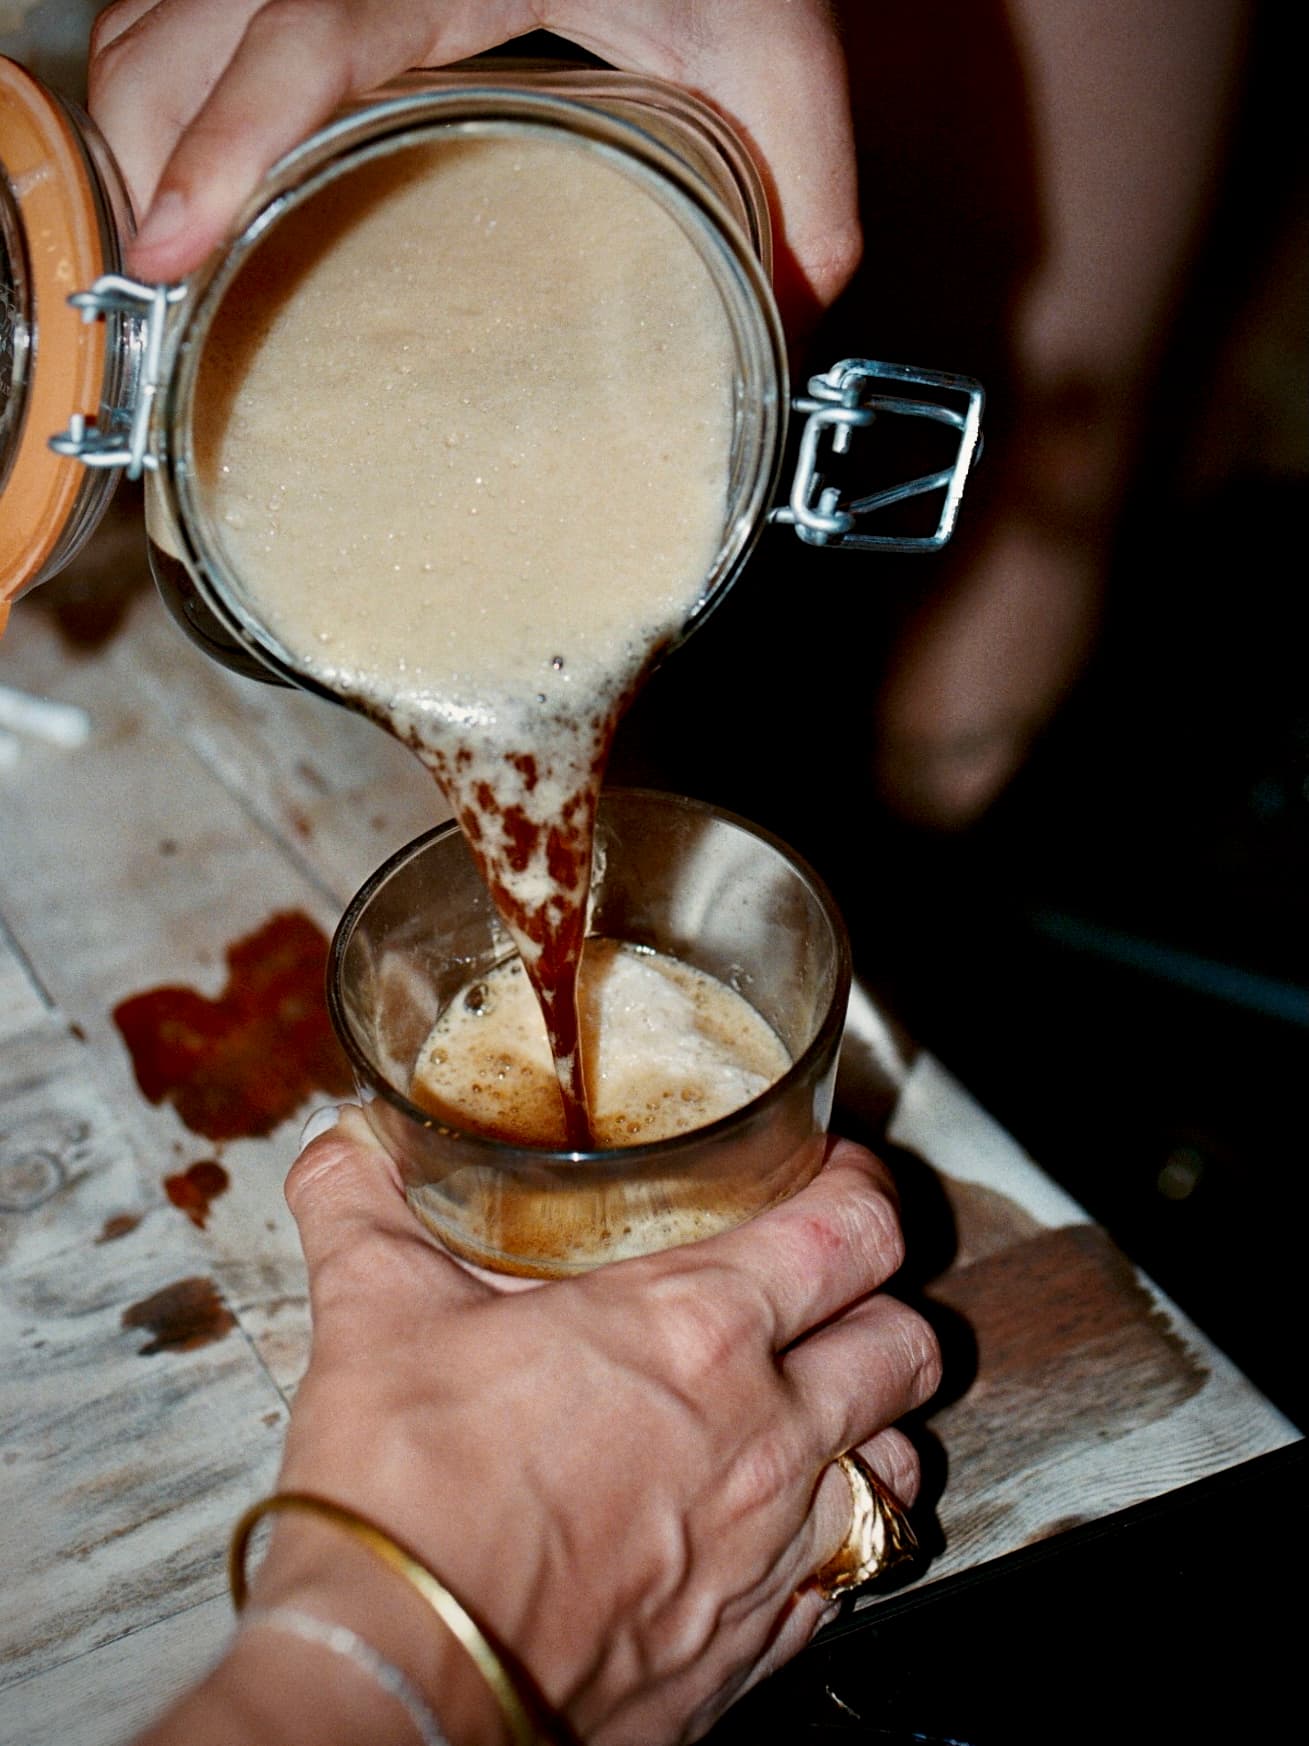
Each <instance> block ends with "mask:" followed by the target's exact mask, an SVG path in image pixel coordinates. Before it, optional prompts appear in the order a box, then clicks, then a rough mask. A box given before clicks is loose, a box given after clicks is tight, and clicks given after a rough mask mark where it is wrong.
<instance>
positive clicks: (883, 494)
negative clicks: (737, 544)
mask: <svg viewBox="0 0 1309 1746" xmlns="http://www.w3.org/2000/svg"><path fill="white" fill-rule="evenodd" d="M883 383H886V384H892V383H893V384H895V385H896V386H898V387H903V386H905V385H906V384H908V385H911V386H915V387H920V388H929V389H934V390H936V391H937V393H938V394H940V395H942V396H943V398H941V399H920V398H916V397H915V398H907V397H906V396H904V395H903V394H896V395H885V394H878V393H875V392H870V390H872V389H875V388H877V387H878V386H879V385H880V384H883ZM947 396H948V397H950V398H952V399H953V401H954V404H950V403H949V402H948V400H947V399H946V398H945V397H947ZM961 399H962V401H963V404H962V405H961V404H960V400H961ZM984 401H985V395H984V394H983V391H982V387H981V384H980V383H978V382H975V381H973V379H972V378H971V377H970V376H954V375H949V374H946V373H944V372H942V371H939V370H918V369H915V368H913V366H912V365H907V364H881V363H875V362H873V361H872V360H871V359H867V358H847V359H846V360H845V362H844V363H840V364H833V365H832V367H831V369H830V370H828V371H827V372H826V373H825V374H824V375H821V376H811V377H810V378H809V393H808V395H807V396H805V395H799V396H797V397H796V399H795V400H793V401H792V403H791V404H792V406H793V408H794V410H795V411H796V412H803V413H806V414H807V415H808V416H807V418H806V421H805V427H804V430H803V432H802V433H801V437H800V453H799V456H798V458H797V460H796V467H795V476H794V478H793V480H792V482H791V496H790V501H789V502H788V503H787V504H785V505H782V506H779V507H778V508H776V509H774V510H773V511H772V512H771V513H770V515H769V517H768V519H769V521H773V522H780V523H782V524H784V525H787V526H791V527H794V528H795V531H796V533H797V535H798V536H799V537H800V539H802V540H804V541H805V542H806V544H808V545H814V546H829V545H830V546H845V547H851V548H853V549H856V550H860V551H881V552H936V551H939V550H940V549H941V547H942V546H944V545H945V544H946V542H947V541H948V540H949V538H950V536H951V534H952V533H953V532H954V525H955V521H956V518H957V517H958V514H959V500H960V498H961V497H962V496H963V489H964V485H965V483H966V481H967V478H968V473H969V469H970V468H971V467H972V465H973V462H974V461H975V460H976V459H977V457H978V455H979V454H980V453H981V449H982V407H983V404H984ZM881 414H892V415H894V416H896V417H899V418H924V419H929V420H931V421H933V422H934V423H937V424H943V425H946V426H948V427H949V428H950V429H952V430H956V431H958V432H959V446H958V450H957V451H956V454H955V458H954V462H953V464H952V465H951V466H948V467H942V468H941V469H940V470H939V471H937V472H934V473H924V474H922V475H921V476H920V477H919V478H917V479H910V480H908V481H906V482H905V483H904V484H901V485H892V486H889V487H887V488H885V489H883V490H879V491H874V492H873V493H872V494H871V495H870V496H867V497H857V498H852V499H849V500H846V501H844V502H843V501H842V498H841V493H840V491H839V489H838V488H837V487H836V486H835V485H825V484H824V483H823V472H822V459H823V456H822V453H821V444H822V441H823V438H824V436H830V453H831V454H832V455H836V456H845V455H848V454H849V452H850V445H851V442H852V440H853V437H854V433H855V431H856V430H864V429H867V428H868V427H869V426H870V425H872V424H873V423H874V422H875V420H876V419H877V418H878V417H879V415H881ZM938 491H942V492H944V493H945V500H944V502H943V503H942V506H941V513H940V517H939V519H938V521H937V524H936V531H935V533H932V534H920V535H914V536H910V535H903V536H902V535H896V534H875V533H865V532H863V531H858V532H856V524H857V519H858V518H859V517H860V516H864V515H869V514H871V513H872V512H873V511H874V510H877V509H886V508H888V507H889V506H890V505H891V504H893V503H903V502H904V501H905V500H906V499H908V498H910V497H924V496H927V495H929V494H931V493H932V492H938Z"/></svg>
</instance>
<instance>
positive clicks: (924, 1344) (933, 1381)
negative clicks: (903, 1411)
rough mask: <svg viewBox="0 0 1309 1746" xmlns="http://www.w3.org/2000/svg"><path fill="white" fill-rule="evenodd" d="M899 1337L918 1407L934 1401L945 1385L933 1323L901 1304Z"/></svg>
mask: <svg viewBox="0 0 1309 1746" xmlns="http://www.w3.org/2000/svg"><path fill="white" fill-rule="evenodd" d="M898 1307H899V1309H900V1312H901V1313H900V1317H899V1321H898V1324H897V1330H896V1332H897V1339H898V1345H899V1357H900V1362H901V1364H902V1365H903V1367H904V1370H905V1374H906V1376H907V1377H908V1380H909V1390H910V1395H911V1398H912V1401H913V1405H914V1406H915V1407H918V1406H922V1404H923V1402H924V1401H927V1400H930V1399H931V1398H932V1396H933V1395H934V1394H935V1393H936V1391H937V1389H938V1388H939V1387H940V1386H941V1370H942V1360H941V1343H940V1341H939V1340H938V1339H937V1337H936V1330H935V1329H934V1328H933V1327H932V1325H931V1323H930V1322H929V1321H928V1320H927V1319H926V1318H925V1317H924V1316H921V1315H919V1313H918V1311H917V1310H912V1309H909V1308H908V1307H907V1306H906V1305H904V1304H900V1305H899V1306H898Z"/></svg>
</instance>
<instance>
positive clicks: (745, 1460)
mask: <svg viewBox="0 0 1309 1746" xmlns="http://www.w3.org/2000/svg"><path fill="white" fill-rule="evenodd" d="M796 1478H797V1471H796V1462H795V1453H794V1450H793V1449H792V1447H791V1444H790V1442H789V1440H788V1439H787V1438H786V1437H785V1436H784V1435H783V1434H782V1433H781V1431H780V1430H774V1431H770V1432H768V1433H766V1434H765V1435H762V1436H759V1437H756V1438H754V1439H753V1440H752V1441H751V1442H750V1444H749V1445H748V1446H747V1447H746V1448H745V1449H743V1450H742V1451H741V1453H740V1454H739V1455H738V1456H737V1458H736V1460H735V1461H734V1462H733V1463H732V1466H731V1468H730V1470H729V1472H728V1475H727V1479H726V1483H725V1486H724V1496H725V1502H726V1506H727V1510H728V1513H729V1516H730V1518H731V1519H732V1520H745V1519H748V1518H749V1517H751V1516H754V1515H756V1514H757V1513H758V1512H760V1511H764V1510H769V1509H771V1508H773V1507H774V1506H775V1505H776V1504H777V1503H778V1502H779V1501H780V1500H782V1499H784V1498H786V1497H787V1496H788V1495H789V1494H790V1493H791V1492H792V1491H793V1490H794V1488H795V1485H796Z"/></svg>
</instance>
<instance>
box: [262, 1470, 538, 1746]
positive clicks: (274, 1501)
mask: <svg viewBox="0 0 1309 1746" xmlns="http://www.w3.org/2000/svg"><path fill="white" fill-rule="evenodd" d="M289 1512H299V1513H300V1514H302V1515H309V1516H317V1517H318V1518H319V1519H320V1520H321V1521H325V1522H331V1523H333V1524H334V1525H335V1526H336V1527H338V1528H342V1529H344V1531H345V1532H346V1533H347V1534H349V1535H350V1536H351V1537H352V1538H353V1539H355V1540H357V1541H358V1542H359V1544H360V1545H361V1546H366V1547H367V1548H368V1550H369V1551H370V1552H371V1553H372V1554H373V1555H374V1557H376V1558H380V1559H381V1561H382V1562H383V1564H386V1565H389V1566H390V1568H391V1569H392V1570H394V1571H395V1572H396V1574H397V1575H398V1576H402V1577H403V1578H404V1580H405V1581H406V1582H407V1583H408V1584H409V1586H410V1588H412V1589H414V1590H415V1591H416V1592H417V1593H418V1594H420V1595H421V1596H422V1598H423V1599H424V1600H425V1601H426V1602H427V1604H428V1606H429V1607H431V1609H432V1611H433V1612H434V1613H435V1614H436V1616H437V1618H438V1619H440V1621H441V1623H442V1624H443V1625H444V1626H445V1628H446V1629H447V1630H448V1631H449V1632H450V1633H451V1635H452V1636H454V1637H455V1638H457V1639H458V1641H459V1642H460V1643H461V1644H462V1645H463V1648H464V1650H465V1651H466V1652H467V1654H468V1655H469V1656H470V1657H471V1659H472V1661H473V1664H474V1665H475V1667H476V1668H477V1671H478V1672H479V1673H480V1674H481V1675H482V1678H483V1679H484V1680H485V1681H486V1683H487V1685H488V1686H489V1687H490V1689H491V1695H492V1696H493V1697H494V1698H495V1701H496V1703H497V1704H498V1705H499V1706H500V1712H501V1714H502V1715H503V1716H504V1719H505V1723H506V1726H507V1727H508V1729H509V1733H510V1737H511V1738H512V1740H513V1742H514V1746H551V1743H550V1737H549V1736H548V1735H546V1734H544V1733H542V1732H541V1731H540V1728H539V1726H538V1723H537V1722H536V1721H535V1720H534V1719H533V1716H532V1714H531V1713H530V1711H529V1709H528V1706H527V1704H525V1703H524V1701H523V1699H522V1696H521V1695H520V1693H519V1691H518V1688H517V1686H516V1685H515V1684H514V1682H513V1680H512V1679H511V1678H510V1676H509V1673H508V1671H507V1670H506V1668H505V1665H504V1663H503V1661H501V1659H500V1657H499V1655H497V1654H496V1652H495V1650H494V1649H493V1648H492V1647H491V1644H490V1642H489V1641H488V1639H487V1636H486V1633H485V1632H484V1631H483V1630H482V1629H481V1627H480V1626H479V1625H478V1624H477V1623H476V1621H475V1620H474V1619H473V1617H472V1615H471V1614H470V1613H469V1612H468V1610H467V1609H466V1608H465V1607H464V1606H463V1605H462V1603H461V1602H459V1601H458V1600H456V1599H455V1597H454V1595H452V1594H451V1592H450V1590H449V1589H448V1588H447V1587H446V1586H445V1584H444V1583H443V1582H440V1581H439V1580H438V1579H437V1578H436V1577H435V1576H433V1574H432V1572H431V1571H430V1570H429V1569H428V1568H427V1566H426V1565H425V1564H423V1563H422V1562H421V1560H420V1559H418V1558H416V1557H415V1556H414V1555H413V1553H412V1552H409V1551H407V1550H406V1549H405V1548H404V1547H403V1546H401V1545H400V1544H399V1542H398V1541H396V1540H393V1539H392V1538H391V1536H390V1535H389V1534H388V1533H386V1532H385V1531H384V1530H383V1529H382V1528H379V1527H378V1526H377V1525H376V1523H374V1522H370V1521H369V1520H368V1518H367V1517H366V1516H361V1515H357V1514H356V1513H355V1512H354V1510H348V1509H346V1508H345V1507H344V1506H343V1505H342V1504H338V1503H332V1502H330V1500H329V1499H327V1498H325V1497H316V1496H314V1495H313V1493H312V1492H307V1491H276V1492H273V1493H272V1494H271V1495H270V1496H269V1497H264V1498H260V1500H259V1501H258V1503H253V1504H251V1506H250V1508H249V1509H248V1510H247V1511H246V1512H245V1514H244V1515H243V1516H242V1517H241V1519H240V1521H239V1522H238V1523H237V1524H236V1527H235V1528H234V1529H233V1530H232V1543H231V1546H230V1547H229V1549H228V1554H227V1579H228V1582H229V1584H230V1586H231V1590H232V1605H233V1606H234V1607H235V1608H236V1610H237V1612H238V1613H239V1612H240V1611H241V1609H242V1607H244V1605H245V1603H246V1599H247V1597H248V1594H249V1586H248V1584H247V1582H246V1574H245V1559H246V1552H247V1549H248V1548H249V1545H250V1536H251V1534H253V1532H254V1530H255V1528H256V1527H257V1525H258V1524H259V1523H260V1522H261V1521H262V1520H263V1518H264V1517H265V1516H272V1515H281V1514H284V1513H289ZM534 1707H535V1706H534Z"/></svg>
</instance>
